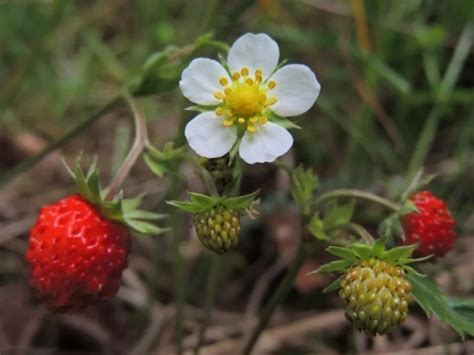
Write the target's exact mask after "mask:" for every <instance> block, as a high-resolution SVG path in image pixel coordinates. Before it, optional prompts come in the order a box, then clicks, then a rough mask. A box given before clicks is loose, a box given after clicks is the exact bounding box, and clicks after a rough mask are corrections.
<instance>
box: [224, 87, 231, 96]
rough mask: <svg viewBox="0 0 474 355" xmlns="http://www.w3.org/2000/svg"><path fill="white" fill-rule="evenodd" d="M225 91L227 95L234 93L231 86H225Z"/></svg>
mask: <svg viewBox="0 0 474 355" xmlns="http://www.w3.org/2000/svg"><path fill="white" fill-rule="evenodd" d="M224 92H225V94H226V95H231V94H232V89H231V88H225V89H224Z"/></svg>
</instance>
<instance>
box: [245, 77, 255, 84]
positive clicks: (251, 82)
mask: <svg viewBox="0 0 474 355" xmlns="http://www.w3.org/2000/svg"><path fill="white" fill-rule="evenodd" d="M245 82H246V83H247V84H248V85H252V84H253V80H252V79H251V78H247V79H245Z"/></svg>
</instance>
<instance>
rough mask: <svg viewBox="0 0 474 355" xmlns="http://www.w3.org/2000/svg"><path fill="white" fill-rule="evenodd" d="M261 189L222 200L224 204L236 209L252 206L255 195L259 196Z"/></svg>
mask: <svg viewBox="0 0 474 355" xmlns="http://www.w3.org/2000/svg"><path fill="white" fill-rule="evenodd" d="M258 193H259V190H257V191H254V192H252V193H250V194H247V195H242V196H237V197H230V198H226V199H225V200H223V201H222V203H223V204H224V206H226V207H228V208H232V209H236V210H240V209H246V208H250V207H251V206H252V203H253V201H254V200H255V197H257V195H258Z"/></svg>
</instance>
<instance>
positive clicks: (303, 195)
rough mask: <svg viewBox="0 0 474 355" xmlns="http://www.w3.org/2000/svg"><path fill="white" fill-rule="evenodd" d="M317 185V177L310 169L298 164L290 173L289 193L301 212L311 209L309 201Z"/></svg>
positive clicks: (304, 212) (308, 211)
mask: <svg viewBox="0 0 474 355" xmlns="http://www.w3.org/2000/svg"><path fill="white" fill-rule="evenodd" d="M318 186H319V182H318V178H317V176H316V175H315V174H314V173H313V171H312V170H311V169H306V170H305V169H304V167H303V165H299V166H298V167H297V168H296V169H295V170H294V171H293V173H292V174H291V194H292V196H293V199H294V200H295V201H296V203H297V204H298V206H299V207H300V209H301V211H302V212H303V214H305V215H308V214H309V213H310V211H311V201H312V199H313V195H314V192H315V191H316V189H317V188H318Z"/></svg>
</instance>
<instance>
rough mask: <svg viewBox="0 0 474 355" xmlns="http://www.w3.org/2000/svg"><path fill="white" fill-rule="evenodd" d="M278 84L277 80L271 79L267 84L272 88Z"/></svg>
mask: <svg viewBox="0 0 474 355" xmlns="http://www.w3.org/2000/svg"><path fill="white" fill-rule="evenodd" d="M276 85H277V83H276V82H275V80H270V81H269V82H268V84H267V86H268V88H269V89H270V90H272V89H274V88H275V86H276Z"/></svg>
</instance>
